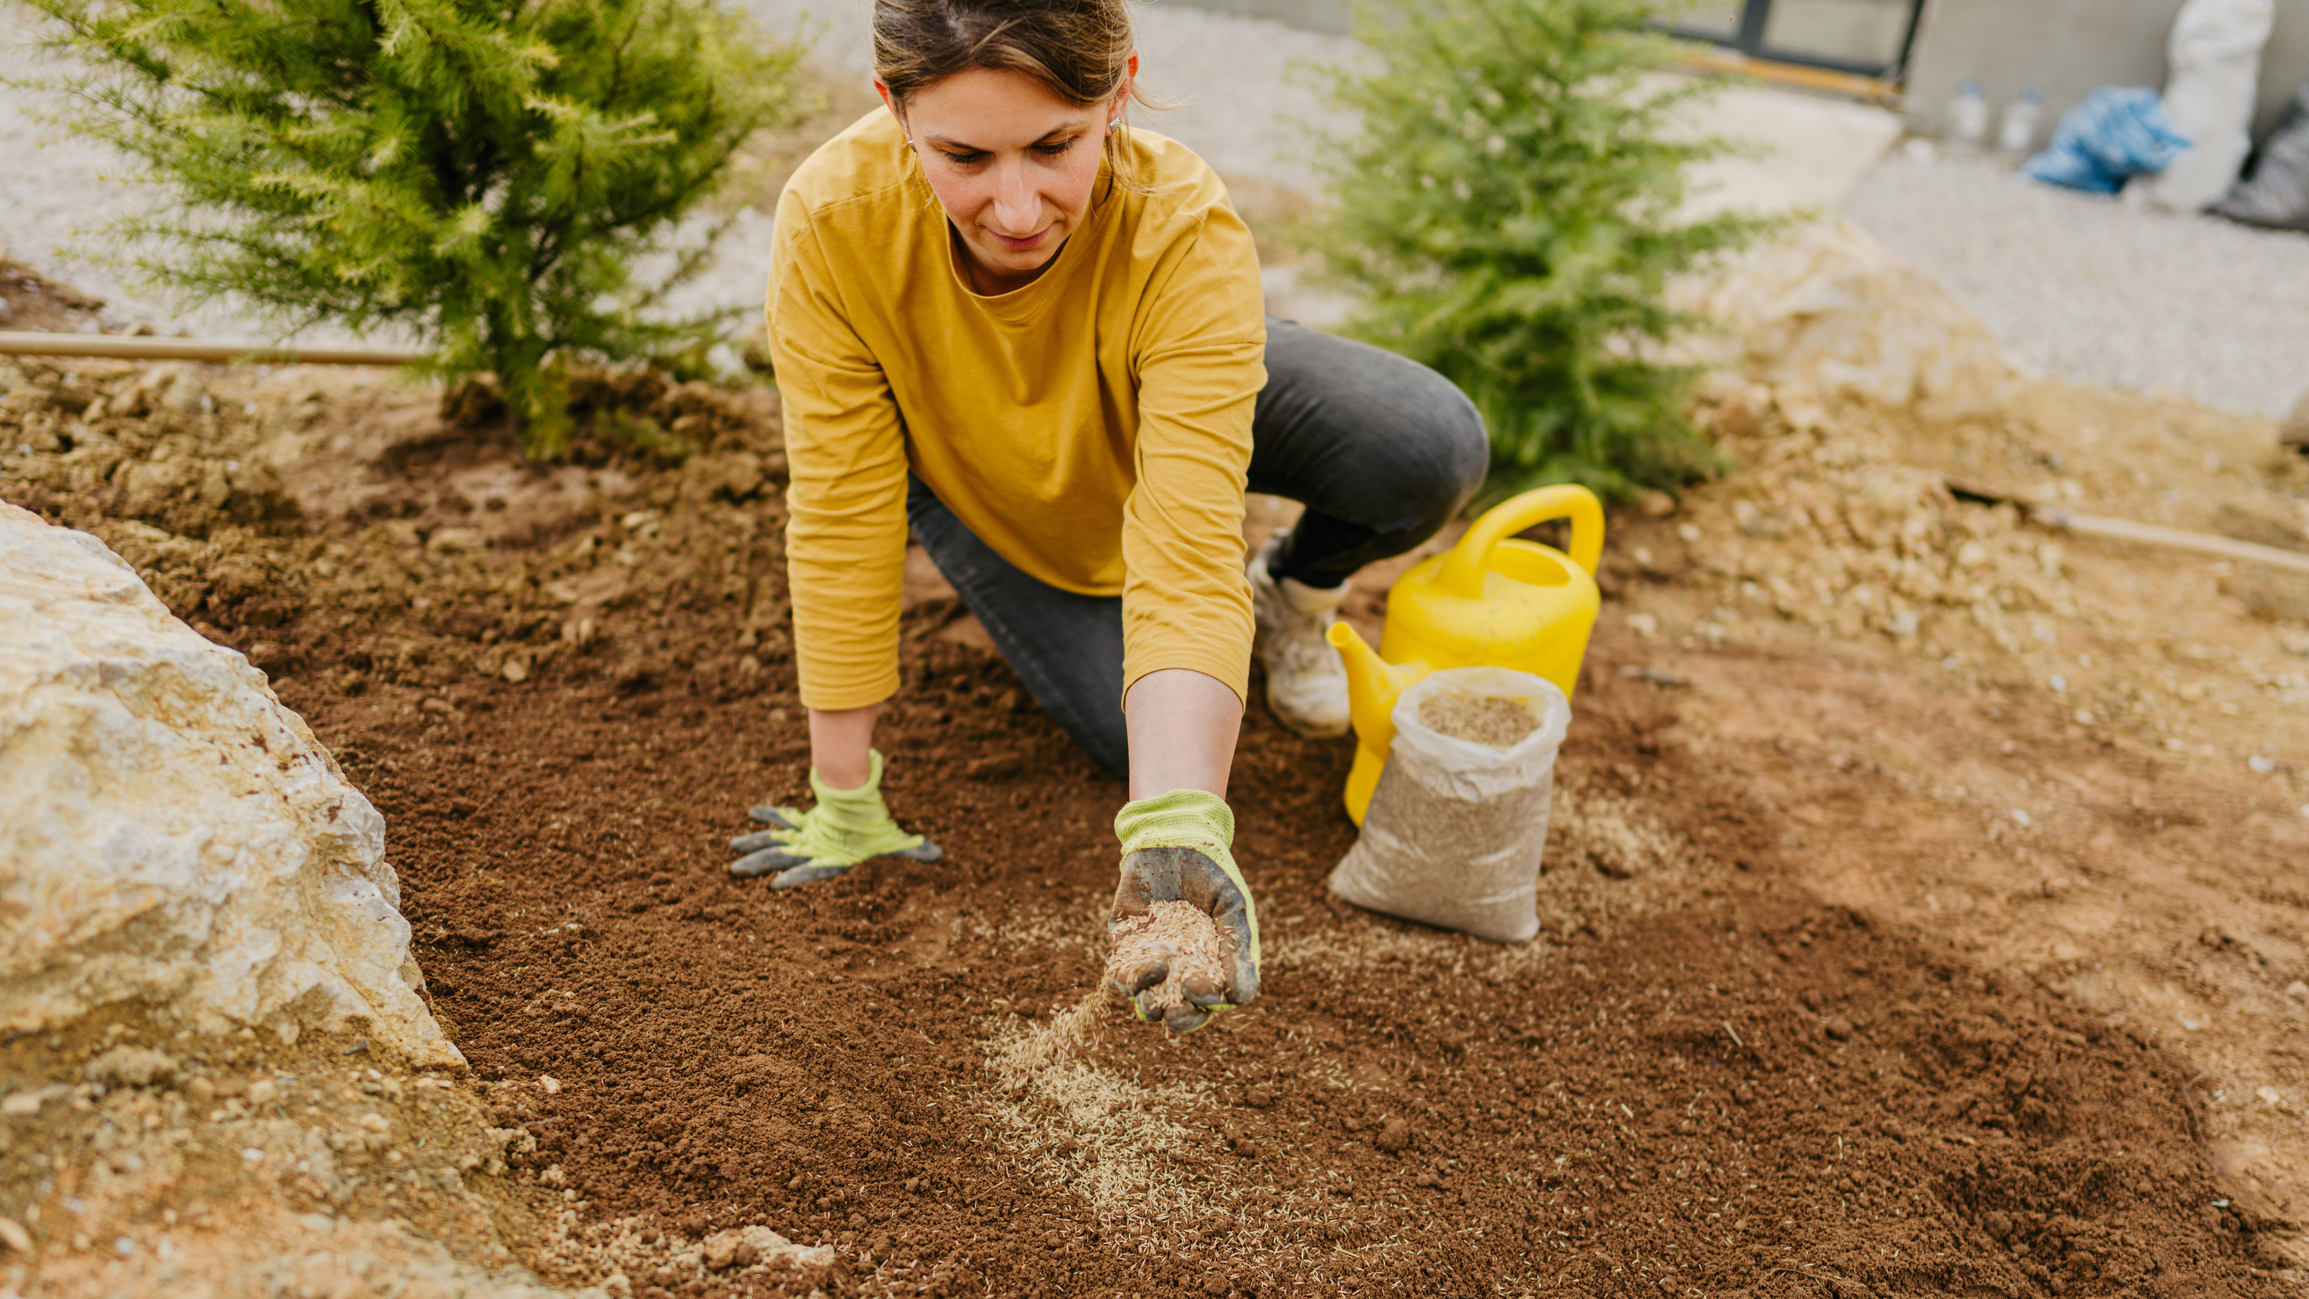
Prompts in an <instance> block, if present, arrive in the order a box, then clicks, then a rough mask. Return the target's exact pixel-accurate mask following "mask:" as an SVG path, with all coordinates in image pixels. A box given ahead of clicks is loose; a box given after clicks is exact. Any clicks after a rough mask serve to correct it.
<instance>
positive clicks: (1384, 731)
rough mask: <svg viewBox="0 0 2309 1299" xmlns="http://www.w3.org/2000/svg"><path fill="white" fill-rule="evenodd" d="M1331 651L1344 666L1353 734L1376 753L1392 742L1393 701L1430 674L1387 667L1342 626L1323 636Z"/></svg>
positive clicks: (1415, 666) (1413, 666) (1415, 665)
mask: <svg viewBox="0 0 2309 1299" xmlns="http://www.w3.org/2000/svg"><path fill="white" fill-rule="evenodd" d="M1326 636H1327V639H1329V640H1330V642H1331V645H1332V648H1334V649H1336V650H1338V651H1339V657H1340V658H1341V659H1342V660H1344V661H1345V662H1346V665H1347V713H1348V716H1349V717H1350V718H1352V719H1353V721H1354V723H1355V734H1356V735H1358V736H1360V737H1361V738H1362V740H1363V742H1364V743H1365V744H1368V745H1370V746H1371V747H1372V749H1373V750H1375V751H1377V752H1379V753H1385V752H1386V751H1387V747H1388V746H1389V745H1391V744H1393V743H1394V742H1395V721H1394V712H1395V701H1396V700H1397V699H1399V698H1401V697H1402V695H1403V692H1404V691H1406V690H1408V689H1410V688H1411V687H1412V686H1413V685H1416V684H1417V683H1418V682H1419V681H1420V680H1421V679H1422V678H1424V677H1426V676H1427V674H1428V673H1430V672H1432V671H1434V669H1433V668H1430V667H1428V666H1427V665H1426V664H1425V663H1422V662H1418V661H1416V660H1415V661H1413V662H1410V663H1388V662H1385V661H1383V660H1382V659H1380V657H1379V651H1377V650H1375V649H1372V648H1371V646H1370V644H1369V643H1368V642H1366V641H1365V640H1364V639H1363V638H1362V637H1361V636H1359V635H1357V634H1356V632H1355V629H1354V628H1353V627H1350V626H1348V625H1347V624H1346V623H1343V622H1335V623H1332V624H1331V630H1330V631H1329V632H1328V633H1326Z"/></svg>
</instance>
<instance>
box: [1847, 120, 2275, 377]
mask: <svg viewBox="0 0 2309 1299" xmlns="http://www.w3.org/2000/svg"><path fill="white" fill-rule="evenodd" d="M1844 214H1845V215H1846V216H1847V217H1849V218H1850V219H1851V220H1852V221H1853V222H1854V223H1855V224H1857V225H1859V226H1861V227H1862V228H1863V229H1865V230H1867V231H1868V232H1869V233H1871V234H1873V235H1875V236H1876V238H1877V239H1879V240H1881V241H1882V242H1883V243H1884V245H1885V247H1887V248H1889V249H1891V250H1892V252H1893V254H1894V255H1896V256H1898V257H1900V258H1902V259H1903V260H1905V261H1908V262H1910V263H1912V264H1914V265H1916V266H1918V267H1921V268H1922V269H1923V270H1925V271H1927V272H1929V273H1930V274H1932V275H1933V276H1934V277H1936V278H1937V279H1939V280H1940V282H1941V283H1942V284H1943V285H1945V286H1947V288H1948V291H1949V292H1950V293H1951V294H1953V295H1954V296H1955V298H1956V300H1957V301H1958V302H1960V303H1962V304H1963V305H1964V306H1965V307H1966V308H1967V309H1969V310H1970V311H1972V313H1973V314H1975V315H1977V316H1979V317H1980V318H1981V320H1982V321H1983V322H1985V323H1986V324H1987V325H1988V327H1989V328H1990V329H1991V330H1993V331H1994V332H1995V334H1996V337H1997V340H1998V341H1999V342H2001V343H2002V344H2003V345H2004V349H2005V352H2006V353H2007V354H2008V355H2009V356H2011V357H2012V358H2013V359H2014V360H2015V361H2018V362H2020V363H2021V364H2023V365H2026V366H2028V367H2031V368H2033V369H2035V370H2038V371H2041V372H2043V373H2045V374H2049V375H2054V376H2057V377H2060V378H2064V379H2071V380H2076V381H2079V382H2085V383H2105V384H2112V385H2115V386H2117V387H2123V388H2132V389H2136V390H2140V391H2157V390H2162V391H2165V392H2170V393H2174V394H2178V395H2180V396H2183V397H2187V398H2189V399H2191V400H2193V401H2197V402H2201V403H2203V404H2204V405H2207V406H2217V407H2222V408H2225V409H2228V410H2239V411H2252V412H2257V413H2259V414H2263V415H2271V416H2282V415H2283V414H2284V413H2285V412H2286V411H2288V410H2289V409H2291V408H2292V405H2293V403H2294V402H2295V401H2297V400H2299V399H2300V398H2301V396H2302V394H2303V393H2304V392H2305V391H2309V235H2302V234H2294V233H2288V232H2276V231H2264V230H2253V229H2250V228H2247V227H2244V226H2239V225H2236V224H2233V223H2231V222H2228V221H2223V220H2220V219H2218V218H2215V217H2199V216H2173V215H2167V214H2163V213H2156V212H2149V211H2145V210H2140V209H2135V208H2132V207H2128V206H2126V205H2125V204H2124V203H2122V202H2119V201H2116V200H2111V199H2102V198H2095V197H2092V196H2089V195H2084V194H2078V193H2074V192H2072V191H2069V190H2062V189H2056V188H2054V187H2052V186H2050V185H2044V184H2039V183H2038V182H2036V181H2032V180H2029V179H2028V178H2026V177H2024V176H2021V175H2020V174H2018V173H2017V172H2014V171H2012V170H2011V169H2010V168H2008V167H2005V166H2002V165H1999V164H1997V163H1994V162H1992V161H1989V160H1987V159H1982V158H1969V157H1955V156H1944V155H1940V154H1938V153H1937V152H1936V151H1933V150H1931V149H1929V148H1927V147H1911V148H1908V149H1904V150H1899V151H1896V152H1895V153H1894V154H1893V155H1892V156H1891V157H1889V158H1887V159H1886V160H1885V161H1884V163H1883V164H1882V165H1880V166H1879V167H1878V168H1877V169H1876V172H1875V174H1873V175H1872V176H1870V177H1869V178H1868V180H1867V181H1866V182H1865V183H1864V184H1863V185H1862V186H1861V187H1860V189H1859V191H1858V192H1857V193H1855V194H1854V195H1853V196H1852V198H1851V199H1850V200H1848V201H1847V202H1846V204H1845V207H1844Z"/></svg>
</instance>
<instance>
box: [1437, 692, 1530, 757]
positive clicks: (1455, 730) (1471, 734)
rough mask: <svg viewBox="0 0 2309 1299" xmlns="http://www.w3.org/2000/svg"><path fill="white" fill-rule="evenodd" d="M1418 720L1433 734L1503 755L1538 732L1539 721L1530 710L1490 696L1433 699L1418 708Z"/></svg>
mask: <svg viewBox="0 0 2309 1299" xmlns="http://www.w3.org/2000/svg"><path fill="white" fill-rule="evenodd" d="M1419 720H1420V721H1422V722H1424V723H1426V725H1427V729H1429V730H1431V731H1440V732H1442V733H1443V734H1445V735H1448V736H1450V737H1451V738H1453V739H1455V740H1465V741H1467V742H1468V743H1470V744H1481V745H1484V746H1485V747H1487V748H1493V749H1498V750H1499V751H1501V752H1502V753H1504V752H1506V751H1507V750H1509V749H1512V748H1514V747H1515V745H1516V742H1517V741H1519V740H1521V739H1522V738H1523V737H1524V736H1526V735H1529V734H1531V733H1532V732H1533V731H1536V730H1538V729H1539V720H1538V719H1537V718H1535V717H1533V716H1532V715H1531V710H1530V709H1528V708H1525V707H1524V706H1523V705H1522V704H1519V703H1517V702H1515V701H1514V700H1512V699H1496V698H1493V697H1491V696H1488V695H1469V694H1439V695H1435V696H1432V697H1431V698H1429V699H1428V700H1426V701H1425V702H1424V703H1422V704H1420V705H1419Z"/></svg>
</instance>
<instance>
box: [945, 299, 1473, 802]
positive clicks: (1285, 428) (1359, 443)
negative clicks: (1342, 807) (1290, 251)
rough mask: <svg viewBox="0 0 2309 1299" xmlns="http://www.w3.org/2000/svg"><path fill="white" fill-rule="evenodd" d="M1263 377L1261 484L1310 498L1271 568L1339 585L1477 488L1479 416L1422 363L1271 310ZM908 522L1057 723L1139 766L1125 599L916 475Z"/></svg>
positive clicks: (1275, 492)
mask: <svg viewBox="0 0 2309 1299" xmlns="http://www.w3.org/2000/svg"><path fill="white" fill-rule="evenodd" d="M1266 359H1267V386H1266V387H1265V388H1264V389H1263V390H1261V391H1260V393H1259V400H1258V406H1257V409H1256V412H1255V413H1254V414H1253V415H1252V417H1251V472H1250V490H1252V491H1254V492H1263V493H1266V494H1268V495H1270V496H1281V497H1284V498H1286V499H1289V500H1294V501H1298V502H1300V503H1301V504H1303V505H1305V506H1306V507H1307V512H1306V514H1305V515H1303V516H1302V517H1301V518H1300V520H1299V523H1298V525H1297V526H1296V527H1294V528H1292V530H1291V534H1290V536H1289V537H1288V538H1287V539H1286V540H1285V541H1284V543H1283V546H1282V548H1281V552H1280V553H1279V554H1278V555H1277V556H1276V558H1275V564H1274V567H1273V572H1274V575H1275V576H1276V577H1278V578H1282V577H1290V578H1296V579H1298V580H1299V581H1301V582H1304V583H1306V584H1307V585H1308V586H1314V587H1333V586H1337V585H1339V584H1340V583H1341V582H1344V581H1346V580H1347V579H1348V578H1350V577H1352V576H1354V574H1355V570H1357V569H1359V568H1361V567H1363V566H1364V565H1365V564H1368V563H1370V562H1372V561H1373V560H1378V559H1386V558H1388V557H1389V556H1392V555H1400V554H1402V553H1403V552H1404V551H1407V550H1410V549H1411V548H1412V547H1414V546H1417V545H1418V544H1419V543H1420V542H1423V541H1425V540H1427V539H1428V538H1429V537H1432V536H1434V535H1435V533H1436V532H1437V531H1438V530H1440V529H1441V528H1442V527H1443V525H1444V524H1445V523H1448V522H1450V520H1451V518H1452V516H1453V515H1455V514H1457V513H1459V511H1460V510H1461V509H1462V508H1464V507H1465V506H1466V504H1467V501H1468V499H1469V498H1470V497H1472V496H1473V495H1474V494H1475V489H1476V488H1477V487H1478V486H1480V485H1482V482H1483V475H1484V471H1485V470H1486V468H1488V466H1489V464H1490V442H1489V440H1488V439H1487V438H1486V437H1485V435H1484V431H1483V420H1482V418H1481V417H1480V416H1478V415H1477V414H1476V413H1475V407H1474V405H1473V404H1472V403H1470V402H1469V401H1468V400H1467V398H1466V396H1465V395H1464V394H1462V393H1461V392H1460V391H1459V390H1458V389H1457V388H1454V387H1452V386H1451V382H1450V380H1448V379H1445V378H1444V377H1443V376H1442V375H1439V374H1437V373H1435V372H1434V371H1433V370H1430V369H1428V368H1427V367H1426V366H1423V365H1420V364H1419V363H1418V362H1416V361H1409V360H1405V359H1404V358H1402V357H1400V356H1397V355H1395V354H1394V353H1392V352H1386V351H1382V350H1380V349H1379V348H1376V347H1372V346H1370V345H1369V344H1367V343H1358V342H1355V341H1353V340H1351V339H1345V338H1340V337H1337V336H1336V335H1332V334H1325V333H1322V332H1321V331H1319V330H1313V329H1309V328H1307V327H1306V326H1304V325H1300V324H1298V323H1296V322H1294V321H1289V320H1278V319H1276V318H1275V317H1273V316H1269V317H1267V358H1266ZM906 517H907V521H908V522H909V523H911V524H912V525H913V528H914V535H915V536H917V537H919V538H921V541H922V548H923V549H924V550H926V551H928V552H929V553H930V558H931V559H932V560H933V561H935V562H936V563H937V565H938V571H939V572H941V573H943V574H945V575H946V580H947V581H948V582H951V583H953V585H954V589H955V590H956V591H957V592H959V593H960V594H961V596H962V603H963V604H964V605H965V606H967V607H968V608H969V610H970V612H971V613H973V614H976V615H977V617H978V621H979V622H981V623H983V624H984V625H985V627H986V634H987V635H988V636H991V637H992V638H993V640H994V645H995V648H996V649H999V650H1000V651H1001V652H1002V657H1003V658H1004V659H1005V660H1007V661H1008V662H1009V664H1010V667H1011V670H1012V671H1014V672H1016V673H1018V676H1019V679H1020V680H1021V681H1024V682H1025V683H1026V688H1027V689H1028V690H1030V691H1032V692H1033V694H1034V697H1035V699H1036V700H1037V701H1038V702H1040V703H1041V704H1042V707H1043V709H1044V711H1046V712H1048V713H1049V714H1050V716H1051V718H1052V720H1054V721H1056V722H1057V723H1058V725H1059V727H1060V729H1062V730H1064V731H1065V732H1066V733H1067V734H1068V735H1070V736H1072V737H1074V741H1075V743H1077V744H1079V745H1081V746H1082V747H1083V750H1084V751H1085V752H1087V753H1088V754H1090V756H1091V758H1092V759H1093V760H1094V761H1096V762H1097V763H1098V765H1099V766H1101V767H1104V768H1106V769H1107V770H1108V771H1110V772H1112V773H1114V774H1115V775H1118V776H1121V775H1126V774H1128V769H1129V766H1130V745H1129V740H1128V735H1127V732H1126V731H1125V729H1124V725H1123V713H1122V598H1121V597H1120V596H1091V595H1077V594H1075V593H1074V592H1072V591H1062V590H1059V589H1058V588H1057V587H1054V586H1050V585H1048V584H1046V583H1044V582H1042V581H1040V580H1039V579H1037V578H1033V577H1029V576H1027V575H1026V574H1025V573H1023V572H1021V571H1019V570H1018V569H1017V568H1016V567H1015V566H1013V565H1012V564H1011V563H1010V561H1008V560H1006V559H1004V558H1002V556H1000V555H997V554H995V553H994V551H993V550H992V549H990V548H989V547H988V546H987V545H986V543H985V542H983V541H980V540H979V539H978V537H977V536H976V534H974V533H972V532H971V531H970V529H968V528H967V527H964V526H963V524H962V521H961V520H960V519H957V518H955V517H954V513H953V511H951V510H949V509H947V508H946V506H945V504H944V503H943V502H941V501H939V499H938V498H937V497H936V496H933V495H931V493H930V489H929V488H927V487H925V486H923V484H922V481H921V480H920V479H918V478H917V479H913V480H911V482H910V484H909V490H908V493H907V497H906Z"/></svg>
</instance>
